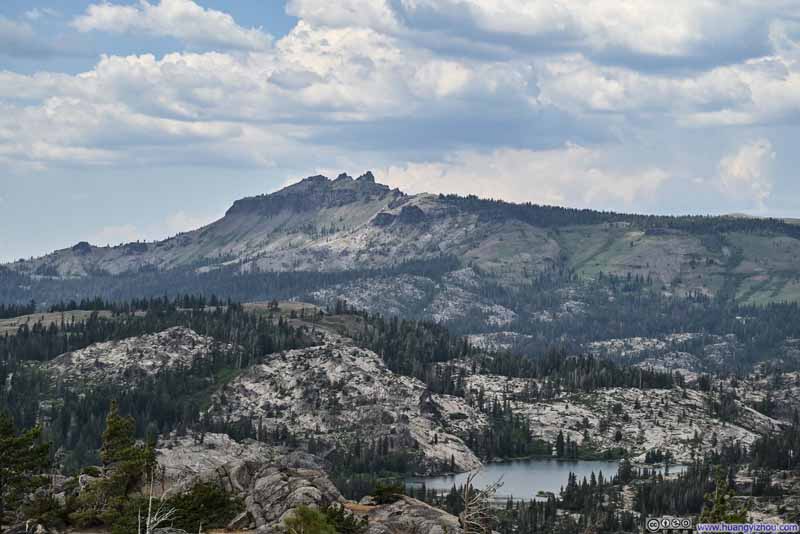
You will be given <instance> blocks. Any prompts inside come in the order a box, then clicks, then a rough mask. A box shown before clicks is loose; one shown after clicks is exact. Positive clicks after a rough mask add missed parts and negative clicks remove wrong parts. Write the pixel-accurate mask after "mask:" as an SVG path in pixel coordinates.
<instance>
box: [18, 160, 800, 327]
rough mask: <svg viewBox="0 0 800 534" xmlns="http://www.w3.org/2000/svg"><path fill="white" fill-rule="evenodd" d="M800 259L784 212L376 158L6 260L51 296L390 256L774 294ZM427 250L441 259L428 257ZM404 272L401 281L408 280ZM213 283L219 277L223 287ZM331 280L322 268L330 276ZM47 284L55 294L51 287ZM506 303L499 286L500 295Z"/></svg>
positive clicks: (360, 269) (328, 267) (511, 282)
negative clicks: (528, 192) (439, 173)
mask: <svg viewBox="0 0 800 534" xmlns="http://www.w3.org/2000/svg"><path fill="white" fill-rule="evenodd" d="M798 259H800V226H797V225H792V224H786V223H784V222H782V221H777V220H769V219H744V218H732V217H664V216H650V215H634V214H620V213H610V212H600V211H593V210H586V209H583V210H577V209H569V208H560V207H552V206H538V205H532V204H512V203H507V202H499V201H493V200H483V199H479V198H476V197H459V196H455V195H431V194H427V193H423V194H418V195H407V194H405V193H403V192H402V191H400V190H398V189H392V188H390V187H388V186H386V185H383V184H380V183H378V182H376V180H375V177H374V176H373V174H372V173H371V172H366V173H364V174H362V175H361V176H359V177H358V178H353V177H351V176H349V175H347V174H340V175H339V176H338V177H336V178H335V179H330V178H327V177H325V176H320V175H318V176H311V177H308V178H305V179H303V180H301V181H299V182H297V183H295V184H292V185H289V186H287V187H284V188H283V189H281V190H279V191H276V192H274V193H271V194H267V195H260V196H255V197H249V198H244V199H241V200H238V201H236V202H235V203H234V204H233V206H231V208H230V209H229V210H228V211H227V213H226V214H225V216H224V217H222V218H221V219H220V220H218V221H215V222H213V223H211V224H209V225H207V226H205V227H203V228H199V229H197V230H194V231H191V232H186V233H182V234H179V235H177V236H174V237H171V238H169V239H166V240H164V241H159V242H153V243H128V244H124V245H119V246H115V247H108V246H107V247H97V246H92V245H90V244H88V243H85V242H82V243H78V244H77V245H75V246H73V247H70V248H66V249H63V250H59V251H56V252H53V253H52V254H49V255H47V256H44V257H41V258H37V259H33V260H29V261H19V262H16V263H13V264H10V265H8V266H6V268H5V270H6V272H8V273H11V274H13V275H14V276H16V277H18V278H14V279H13V280H11V279H10V278H9V280H11V281H10V282H6V283H7V284H13V286H14V287H13V288H11V289H8V291H9V292H12V293H13V294H15V295H16V294H19V295H20V297H19V298H24V297H22V295H23V294H24V295H29V296H30V297H32V298H37V294H35V293H36V289H35V287H34V289H30V290H28V289H26V288H30V287H33V286H35V285H36V283H37V282H42V281H44V282H46V281H47V280H54V281H55V280H62V281H63V280H64V279H71V280H73V281H81V280H84V281H87V283H86V284H84V285H83V286H80V284H79V283H78V282H75V283H76V284H78V285H77V286H76V289H75V290H74V293H72V294H71V295H74V296H80V295H86V294H85V293H84V292H93V294H91V295H86V296H94V294H96V293H97V292H98V291H100V292H101V293H102V292H103V291H106V290H105V289H102V288H100V286H98V285H97V284H96V283H95V282H89V281H92V280H101V279H104V277H105V278H107V277H109V276H117V277H118V278H115V279H114V280H113V284H114V287H115V288H117V289H115V291H117V292H119V291H122V290H120V289H119V287H120V286H124V285H125V283H127V282H125V280H126V278H124V277H126V276H133V275H139V274H141V273H143V272H147V273H151V275H150V278H148V281H149V283H150V284H151V285H152V287H153V290H154V291H155V289H156V288H158V290H159V291H164V290H167V291H169V290H176V289H177V288H176V287H175V283H176V282H175V280H176V278H175V277H176V276H178V274H176V273H183V274H181V275H180V276H195V275H197V274H202V273H215V284H223V280H227V281H228V282H224V284H228V286H227V287H229V286H230V284H232V283H234V282H235V281H236V280H237V279H233V278H231V277H235V276H239V275H248V274H251V273H299V272H300V273H302V272H307V273H318V274H319V273H351V274H348V275H347V276H344V275H343V274H337V276H338V279H343V276H344V277H345V278H347V277H354V276H357V274H356V273H372V275H376V274H380V273H382V272H386V270H387V269H394V271H393V272H394V273H395V274H397V273H398V272H400V271H398V269H399V268H400V267H399V266H403V265H410V264H414V265H418V266H420V267H419V269H422V270H423V271H426V269H427V271H430V270H431V269H434V270H436V271H437V272H450V273H455V274H451V275H450V276H453V277H456V278H457V279H458V280H460V282H459V287H461V289H464V290H468V291H470V292H474V291H478V290H479V289H478V288H484V289H481V290H480V291H489V290H488V289H486V288H487V287H500V288H506V289H513V288H520V287H529V286H530V284H532V283H534V282H536V281H537V280H538V279H539V278H540V277H541V276H550V273H560V274H559V276H560V277H562V278H564V277H565V279H567V280H571V279H572V278H573V277H581V278H584V279H593V278H596V277H598V276H601V275H617V276H623V277H635V278H636V279H641V280H647V281H648V283H649V284H650V285H653V286H658V287H660V288H661V289H662V290H663V291H664V292H666V293H668V294H678V295H684V294H687V293H692V294H705V295H715V294H718V293H719V292H721V291H724V292H726V294H731V295H733V296H735V298H736V299H737V300H739V301H741V302H770V301H780V300H798V299H800V283H798V282H797V279H798V275H800V268H798ZM426 262H427V265H428V267H424V268H423V267H421V266H422V265H423V264H426ZM432 262H433V263H432ZM433 264H435V268H433V267H430V265H433ZM419 269H418V270H419ZM401 270H402V269H401ZM406 270H407V269H406ZM403 272H405V271H403ZM358 276H360V275H358ZM119 277H123V278H119ZM167 279H170V280H171V281H170V282H167ZM179 280H183V281H185V279H183V278H180V279H179ZM309 280H310V279H309ZM402 280H403V279H402V277H395V278H394V279H392V280H391V281H389V282H387V283H388V285H389V286H391V288H393V289H392V290H396V289H397V287H398V284H402V283H403V282H402ZM406 282H408V281H407V280H406ZM42 283H43V282H42ZM108 283H111V282H108ZM136 283H137V284H138V283H141V282H136ZM192 283H194V282H192ZM198 283H199V282H198ZM205 283H206V285H205V286H202V287H204V288H205V289H204V290H207V291H211V290H214V288H215V287H221V286H219V285H217V286H209V285H208V284H210V282H208V281H206V282H205ZM236 283H237V284H239V285H237V286H236V287H237V288H239V287H240V286H241V284H240V283H239V282H236ZM224 284H223V285H224ZM420 284H421V285H420ZM429 284H430V283H429V282H420V281H419V280H416V281H415V282H414V283H413V284H412V286H413V292H415V293H419V292H422V294H430V292H431V291H434V290H433V289H432V288H431V287H429ZM487 284H488V286H487ZM327 285H329V284H328V282H319V283H318V284H317V286H318V287H317V289H319V290H325V289H329V288H328V287H327ZM245 287H249V286H246V285H245ZM281 287H284V288H285V286H281ZM98 288H100V289H98ZM26 291H28V293H26ZM59 291H61V292H62V293H59V295H62V294H63V291H65V290H63V288H61V287H59ZM220 291H223V290H220ZM225 291H227V290H225ZM237 291H240V292H241V291H243V290H241V289H237ZM491 292H492V293H494V292H496V289H492V290H491ZM123 293H124V291H123ZM244 295H245V296H250V295H249V293H247V292H245V294H244ZM344 296H349V297H350V298H352V297H353V295H352V294H350V295H348V293H347V292H345V293H344ZM42 298H45V299H47V298H52V295H51V294H50V293H48V294H47V295H45V296H44V297H42V296H41V295H39V298H38V299H37V300H41V299H42ZM450 298H451V300H453V299H455V300H459V299H460V298H461V297H458V298H456V295H455V294H453V295H451V296H450ZM464 299H466V300H467V301H469V300H470V299H472V297H469V296H467V297H464ZM484 300H485V299H484ZM495 304H496V302H495V300H494V298H490V299H488V301H487V304H486V305H487V306H490V307H491V306H493V305H495ZM434 315H435V314H434Z"/></svg>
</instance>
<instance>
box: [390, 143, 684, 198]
mask: <svg viewBox="0 0 800 534" xmlns="http://www.w3.org/2000/svg"><path fill="white" fill-rule="evenodd" d="M610 159H611V158H610V157H609V156H608V155H607V154H605V153H604V152H603V151H602V150H600V149H591V148H586V147H582V146H578V145H567V146H565V147H562V148H560V149H553V150H542V151H535V150H509V149H500V150H496V151H493V152H490V153H476V152H458V153H454V154H450V155H449V156H448V158H447V159H446V160H445V161H441V162H431V163H408V164H405V165H400V166H390V167H388V168H386V169H383V170H382V171H380V172H379V173H378V175H379V176H380V177H381V179H383V180H385V181H386V183H388V184H390V185H392V186H395V187H399V188H400V189H402V190H404V191H409V192H415V193H419V192H429V193H452V192H453V191H458V192H460V193H463V194H473V195H477V196H480V197H485V198H496V199H503V200H508V201H514V202H526V201H527V202H535V203H539V204H559V205H564V204H569V205H579V206H594V207H598V206H631V205H632V204H633V203H634V202H636V201H637V200H641V199H643V198H649V197H652V195H654V194H655V193H656V191H658V188H659V187H660V186H661V185H662V184H664V183H665V182H666V181H667V180H668V179H669V175H668V173H667V172H666V171H664V170H662V169H660V168H657V167H647V168H638V169H624V168H615V167H614V166H613V165H612V163H611V161H609V160H610Z"/></svg>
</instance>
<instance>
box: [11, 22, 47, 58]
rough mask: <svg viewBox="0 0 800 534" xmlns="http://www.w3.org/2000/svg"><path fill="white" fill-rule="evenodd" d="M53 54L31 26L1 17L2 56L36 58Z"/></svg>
mask: <svg viewBox="0 0 800 534" xmlns="http://www.w3.org/2000/svg"><path fill="white" fill-rule="evenodd" d="M52 52H53V49H52V48H51V47H50V46H48V45H47V44H46V43H45V42H43V41H42V40H41V39H40V38H39V36H38V35H36V32H34V30H33V27H31V25H30V24H28V23H27V22H22V21H16V20H12V19H9V18H6V17H4V16H3V15H0V55H6V56H12V57H27V58H36V57H40V56H45V55H47V54H50V53H52Z"/></svg>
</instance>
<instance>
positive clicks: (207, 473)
mask: <svg viewBox="0 0 800 534" xmlns="http://www.w3.org/2000/svg"><path fill="white" fill-rule="evenodd" d="M158 459H159V463H160V464H161V466H162V468H163V471H164V472H165V475H166V478H167V480H168V483H169V484H168V488H167V491H171V492H178V493H179V492H181V491H186V490H188V489H189V488H191V487H192V486H193V485H194V484H196V483H198V482H214V483H217V484H219V485H220V486H221V487H222V488H224V489H225V490H226V491H227V492H229V493H231V494H233V495H237V496H239V497H240V498H242V500H243V501H244V504H245V508H246V512H247V517H242V516H240V517H237V518H236V519H234V523H235V524H236V525H235V526H239V527H252V528H255V529H257V532H259V533H263V534H267V533H272V532H280V528H281V525H282V524H283V521H284V520H285V519H286V518H288V517H290V516H291V514H292V513H293V511H294V510H295V509H296V508H297V507H299V506H311V507H322V506H326V505H328V504H332V503H335V502H339V503H341V502H344V498H343V497H342V495H341V493H339V490H337V489H336V486H334V485H333V483H332V482H331V481H330V479H329V478H328V476H327V475H326V474H325V471H323V470H322V467H321V462H320V461H319V460H318V459H317V458H315V457H314V456H313V455H310V454H307V453H303V452H298V451H288V450H286V449H282V448H278V447H275V448H273V447H269V446H268V445H265V444H263V443H258V442H256V441H253V440H248V441H245V442H243V443H237V442H235V441H233V440H231V439H230V438H229V437H228V436H226V435H223V434H207V435H205V436H203V440H202V443H200V442H198V440H197V439H195V438H193V437H182V438H176V439H175V440H171V441H166V442H162V443H161V444H160V446H159V449H158Z"/></svg>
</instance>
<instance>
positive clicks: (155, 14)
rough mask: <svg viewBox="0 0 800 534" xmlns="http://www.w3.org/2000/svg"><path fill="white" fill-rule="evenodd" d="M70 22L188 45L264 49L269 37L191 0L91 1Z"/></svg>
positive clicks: (82, 27)
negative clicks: (128, 2) (177, 40)
mask: <svg viewBox="0 0 800 534" xmlns="http://www.w3.org/2000/svg"><path fill="white" fill-rule="evenodd" d="M72 25H73V26H74V27H75V28H77V29H78V30H79V31H82V32H88V31H92V30H97V31H106V32H112V33H145V34H151V35H157V36H165V37H174V38H176V39H179V40H181V41H184V42H186V43H187V44H190V45H202V46H212V47H224V48H238V49H244V50H265V49H267V48H268V47H269V45H270V42H271V37H270V36H269V35H267V34H266V33H264V32H263V31H262V30H261V29H259V28H243V27H241V26H239V25H238V24H236V21H235V20H234V19H233V17H231V16H230V15H229V14H227V13H224V12H222V11H217V10H214V9H206V8H203V7H202V6H200V5H198V4H196V3H195V2H193V1H192V0H159V2H158V3H156V4H151V3H150V2H149V1H148V0H140V2H139V3H138V4H134V5H120V4H110V3H103V4H92V5H90V6H89V7H88V8H87V9H86V13H85V14H83V15H81V16H79V17H76V18H75V19H74V20H73V21H72Z"/></svg>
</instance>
